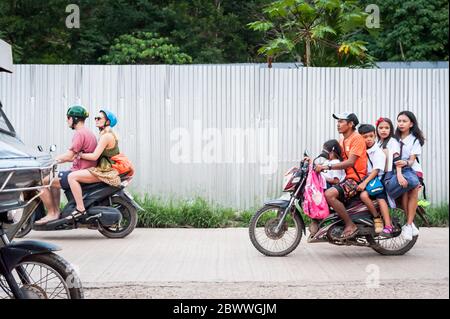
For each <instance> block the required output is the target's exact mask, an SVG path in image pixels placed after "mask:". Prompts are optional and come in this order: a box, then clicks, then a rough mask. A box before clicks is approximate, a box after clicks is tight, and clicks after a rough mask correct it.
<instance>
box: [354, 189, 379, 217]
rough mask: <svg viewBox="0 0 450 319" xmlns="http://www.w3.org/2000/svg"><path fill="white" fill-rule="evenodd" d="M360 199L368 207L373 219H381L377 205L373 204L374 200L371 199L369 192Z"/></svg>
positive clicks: (363, 193) (360, 196)
mask: <svg viewBox="0 0 450 319" xmlns="http://www.w3.org/2000/svg"><path fill="white" fill-rule="evenodd" d="M359 198H360V199H361V201H362V202H363V203H364V204H365V205H366V206H367V208H368V209H369V212H370V213H371V214H372V216H373V217H379V216H380V214H379V213H378V212H377V209H376V208H375V205H374V204H373V202H372V200H371V199H370V197H369V193H368V192H367V191H364V192H362V193H361V195H359Z"/></svg>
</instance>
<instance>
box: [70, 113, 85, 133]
mask: <svg viewBox="0 0 450 319" xmlns="http://www.w3.org/2000/svg"><path fill="white" fill-rule="evenodd" d="M69 117H71V118H72V130H74V129H75V126H76V125H77V124H78V123H80V122H82V123H84V122H85V121H86V118H84V117H78V116H69Z"/></svg>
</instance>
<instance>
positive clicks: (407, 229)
mask: <svg viewBox="0 0 450 319" xmlns="http://www.w3.org/2000/svg"><path fill="white" fill-rule="evenodd" d="M412 232H413V230H412V226H411V225H408V224H406V225H404V226H403V227H402V237H403V238H404V239H405V240H407V241H411V240H412V239H413V234H412Z"/></svg>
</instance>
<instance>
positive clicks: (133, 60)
mask: <svg viewBox="0 0 450 319" xmlns="http://www.w3.org/2000/svg"><path fill="white" fill-rule="evenodd" d="M99 61H100V62H105V63H107V64H161V63H162V64H189V63H192V57H190V56H189V55H187V54H186V53H182V52H180V48H179V47H177V46H174V45H173V44H171V43H169V39H168V38H162V37H159V35H158V34H155V33H151V32H137V33H135V34H126V35H121V36H120V37H119V38H117V39H116V40H114V45H113V46H111V48H110V50H109V53H108V54H107V55H104V56H103V57H101V58H100V59H99Z"/></svg>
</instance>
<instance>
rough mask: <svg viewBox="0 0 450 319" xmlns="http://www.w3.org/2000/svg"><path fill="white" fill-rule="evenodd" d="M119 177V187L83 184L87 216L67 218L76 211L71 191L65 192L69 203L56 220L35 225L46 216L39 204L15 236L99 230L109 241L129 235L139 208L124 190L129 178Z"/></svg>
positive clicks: (136, 218)
mask: <svg viewBox="0 0 450 319" xmlns="http://www.w3.org/2000/svg"><path fill="white" fill-rule="evenodd" d="M120 177H121V180H122V183H121V185H120V187H113V186H109V185H107V184H105V183H94V184H82V190H83V201H84V205H85V207H86V214H85V215H83V216H80V217H78V218H75V219H72V218H67V217H68V216H70V215H71V213H72V212H73V211H75V209H76V203H75V200H74V198H73V195H72V192H71V191H70V189H69V190H66V191H65V195H66V198H67V200H68V202H67V204H66V205H65V207H64V208H63V209H62V211H61V216H60V218H59V219H58V220H55V221H51V222H48V223H46V224H43V225H38V224H35V223H34V222H35V221H36V220H39V219H40V218H42V217H44V216H45V207H44V205H43V203H42V202H40V203H39V205H38V206H37V207H36V211H35V212H34V214H33V215H32V216H31V218H29V220H28V221H27V222H25V223H24V225H23V226H22V227H21V229H20V230H19V231H18V233H17V235H16V237H18V238H23V237H25V236H26V235H27V234H28V233H29V232H30V231H31V230H35V231H57V230H70V229H77V228H88V229H94V230H98V231H99V232H100V233H101V234H102V235H104V236H105V237H108V238H124V237H126V236H128V235H129V234H131V232H132V231H133V230H134V229H135V228H136V224H137V221H138V216H137V212H138V211H139V210H142V208H141V207H140V206H139V205H138V204H137V203H136V202H135V201H134V199H133V197H132V195H131V194H130V193H128V191H127V190H126V189H125V187H126V186H127V185H128V184H129V183H130V181H131V177H128V176H127V175H126V174H123V175H121V176H120Z"/></svg>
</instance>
